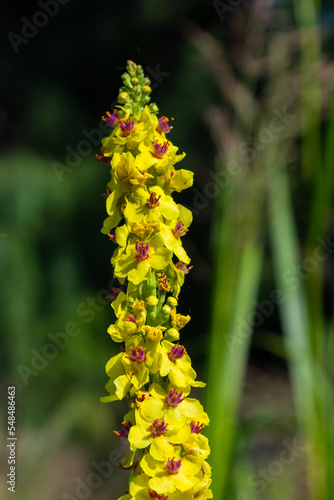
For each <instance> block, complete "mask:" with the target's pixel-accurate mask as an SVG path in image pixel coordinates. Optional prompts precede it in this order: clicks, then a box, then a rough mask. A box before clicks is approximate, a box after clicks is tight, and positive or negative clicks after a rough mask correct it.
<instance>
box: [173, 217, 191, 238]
mask: <svg viewBox="0 0 334 500" xmlns="http://www.w3.org/2000/svg"><path fill="white" fill-rule="evenodd" d="M187 232H188V229H185V227H184V222H182V221H179V222H177V223H176V225H175V229H173V230H172V233H173V234H174V236H175V238H179V237H180V236H184V235H185V234H186V233H187Z"/></svg>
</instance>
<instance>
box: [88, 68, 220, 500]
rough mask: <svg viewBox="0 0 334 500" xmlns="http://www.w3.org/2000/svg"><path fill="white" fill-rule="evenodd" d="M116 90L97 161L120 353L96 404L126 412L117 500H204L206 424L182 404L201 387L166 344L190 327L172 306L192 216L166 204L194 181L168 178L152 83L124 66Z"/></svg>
mask: <svg viewBox="0 0 334 500" xmlns="http://www.w3.org/2000/svg"><path fill="white" fill-rule="evenodd" d="M122 81H123V85H122V87H121V88H120V91H119V97H118V102H119V103H120V104H122V105H118V106H116V109H115V110H114V111H113V112H106V114H105V115H104V116H103V120H104V122H105V123H106V124H108V125H109V126H110V133H109V135H108V136H107V137H105V138H104V139H103V140H102V148H101V153H100V154H99V155H97V156H98V160H99V161H100V162H102V163H105V164H110V173H111V180H110V182H108V184H107V194H106V195H104V197H105V198H106V210H107V214H108V217H107V218H106V220H105V221H104V223H103V228H102V230H101V231H102V232H103V233H104V234H107V235H108V236H109V238H110V240H111V242H112V243H113V244H114V245H115V246H113V245H112V246H113V250H112V258H111V263H112V265H113V267H114V277H115V278H117V279H118V281H119V283H120V284H121V285H122V290H124V291H122V290H121V289H120V288H117V287H113V289H112V291H111V292H110V295H109V298H110V300H111V305H112V307H113V309H114V312H115V315H116V318H117V319H116V322H115V323H114V324H112V325H110V326H109V328H108V332H109V334H110V336H111V338H112V340H114V341H115V342H124V346H123V345H121V347H120V350H121V352H120V353H119V354H116V355H115V356H113V357H112V358H111V359H110V360H109V361H108V363H107V365H106V372H107V375H108V377H109V381H108V382H107V384H106V390H107V392H108V393H109V395H107V396H105V397H103V398H101V401H103V402H109V401H115V400H121V399H123V398H124V397H127V399H128V400H129V405H130V408H131V410H130V412H129V413H128V414H127V415H126V416H125V417H124V421H123V423H122V426H121V427H119V428H118V429H117V430H116V431H115V433H116V434H117V435H118V436H121V437H122V438H125V439H127V440H128V441H129V444H130V449H131V451H130V454H129V455H128V456H126V457H125V458H124V459H123V462H122V465H121V468H126V469H129V470H131V474H130V484H129V493H127V492H126V494H125V495H123V497H121V500H132V499H134V500H194V499H196V500H206V499H207V498H212V493H211V490H210V484H211V469H210V466H209V465H208V464H207V462H206V459H207V457H208V455H209V452H210V447H209V443H208V440H207V438H206V437H205V436H204V435H203V434H202V431H203V429H204V427H205V426H206V425H208V424H209V418H208V416H207V414H206V413H205V412H204V410H203V407H202V405H201V404H200V402H199V401H198V400H197V399H194V398H191V397H189V395H190V390H191V388H192V387H203V386H204V385H205V384H204V383H203V382H200V381H197V380H196V372H195V370H194V369H193V367H192V366H191V360H190V357H189V356H188V354H187V353H186V350H185V348H184V347H183V346H182V345H180V344H178V343H174V342H177V341H178V340H179V338H180V333H179V330H180V329H182V328H183V327H184V326H185V325H186V324H187V323H188V322H189V320H190V316H188V315H187V316H184V315H182V314H179V313H177V311H176V306H177V304H178V301H177V299H178V296H179V293H180V289H181V287H182V285H183V284H184V280H185V275H186V274H188V273H189V271H190V269H191V268H192V266H189V262H190V258H189V257H188V255H187V253H186V251H185V249H184V248H183V236H184V235H185V234H186V233H187V231H188V228H189V226H190V224H191V222H192V213H191V211H190V210H188V209H187V208H185V207H184V206H182V205H181V204H176V203H175V201H174V200H173V198H172V196H171V195H172V194H173V193H174V192H175V191H176V192H182V191H183V190H184V189H186V188H188V187H190V186H191V185H192V184H193V173H192V172H190V171H189V170H185V169H178V168H177V163H178V162H179V161H181V160H182V159H183V158H184V156H185V154H184V153H183V154H180V153H179V150H178V147H177V146H175V145H174V144H173V143H172V141H171V140H170V139H169V135H168V134H169V133H170V131H171V129H172V127H171V126H170V121H169V119H168V118H166V117H165V116H160V117H158V116H156V113H157V112H158V108H157V106H156V105H155V104H154V103H151V104H150V103H149V101H150V97H149V94H150V93H151V87H150V84H151V82H150V80H149V79H148V78H147V77H145V75H144V72H143V69H142V67H141V66H140V65H136V64H135V63H133V62H132V61H128V64H127V72H126V73H124V74H123V75H122ZM174 255H175V256H176V258H177V259H178V260H179V262H176V261H173V259H174Z"/></svg>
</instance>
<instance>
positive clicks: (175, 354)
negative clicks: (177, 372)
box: [168, 345, 187, 363]
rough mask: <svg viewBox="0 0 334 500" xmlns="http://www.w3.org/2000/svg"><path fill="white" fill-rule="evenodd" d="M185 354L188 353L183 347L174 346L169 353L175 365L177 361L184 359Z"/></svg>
mask: <svg viewBox="0 0 334 500" xmlns="http://www.w3.org/2000/svg"><path fill="white" fill-rule="evenodd" d="M185 354H187V351H186V350H185V348H184V347H183V346H182V345H174V346H173V347H172V350H171V351H170V352H169V353H168V358H169V360H170V361H172V362H174V363H175V360H177V359H180V358H182V356H184V355H185Z"/></svg>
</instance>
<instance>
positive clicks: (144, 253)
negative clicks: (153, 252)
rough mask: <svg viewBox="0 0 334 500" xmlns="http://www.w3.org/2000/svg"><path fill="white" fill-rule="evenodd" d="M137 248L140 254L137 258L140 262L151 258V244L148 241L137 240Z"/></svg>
mask: <svg viewBox="0 0 334 500" xmlns="http://www.w3.org/2000/svg"><path fill="white" fill-rule="evenodd" d="M135 248H136V252H137V254H138V255H137V256H136V260H139V262H141V261H143V260H146V259H148V258H149V254H148V251H149V249H150V244H149V243H148V242H147V243H144V242H143V241H141V242H139V241H138V240H137V241H136V246H135Z"/></svg>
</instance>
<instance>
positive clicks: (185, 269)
mask: <svg viewBox="0 0 334 500" xmlns="http://www.w3.org/2000/svg"><path fill="white" fill-rule="evenodd" d="M175 267H176V268H177V269H180V270H181V271H182V272H183V273H184V274H189V273H190V270H191V269H192V268H193V267H194V266H190V267H187V266H186V265H185V263H184V262H181V261H180V262H178V263H177V264H175Z"/></svg>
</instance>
